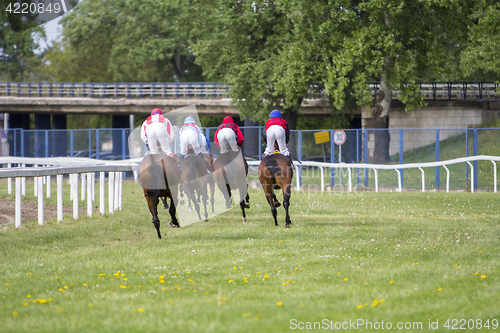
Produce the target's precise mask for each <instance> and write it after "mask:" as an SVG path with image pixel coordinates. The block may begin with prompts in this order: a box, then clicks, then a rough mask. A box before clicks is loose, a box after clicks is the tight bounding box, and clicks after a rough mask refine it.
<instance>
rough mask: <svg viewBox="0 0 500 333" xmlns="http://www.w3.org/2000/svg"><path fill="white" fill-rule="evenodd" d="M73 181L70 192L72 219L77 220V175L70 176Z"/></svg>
mask: <svg viewBox="0 0 500 333" xmlns="http://www.w3.org/2000/svg"><path fill="white" fill-rule="evenodd" d="M70 176H71V178H72V179H73V181H72V183H73V184H72V186H71V190H72V192H73V219H74V220H78V174H77V173H75V174H72V175H70Z"/></svg>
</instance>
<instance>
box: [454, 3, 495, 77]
mask: <svg viewBox="0 0 500 333" xmlns="http://www.w3.org/2000/svg"><path fill="white" fill-rule="evenodd" d="M471 18H472V20H471V23H470V25H469V27H468V28H469V29H468V32H469V44H468V46H467V48H466V50H465V51H464V52H463V53H462V55H461V58H462V59H461V60H462V62H461V68H462V70H463V71H464V72H465V74H466V75H467V77H468V78H470V79H472V80H477V81H483V82H484V81H499V80H500V54H499V52H498V45H500V3H498V2H497V1H486V0H482V1H478V4H477V6H476V8H475V10H474V12H473V13H472V14H471Z"/></svg>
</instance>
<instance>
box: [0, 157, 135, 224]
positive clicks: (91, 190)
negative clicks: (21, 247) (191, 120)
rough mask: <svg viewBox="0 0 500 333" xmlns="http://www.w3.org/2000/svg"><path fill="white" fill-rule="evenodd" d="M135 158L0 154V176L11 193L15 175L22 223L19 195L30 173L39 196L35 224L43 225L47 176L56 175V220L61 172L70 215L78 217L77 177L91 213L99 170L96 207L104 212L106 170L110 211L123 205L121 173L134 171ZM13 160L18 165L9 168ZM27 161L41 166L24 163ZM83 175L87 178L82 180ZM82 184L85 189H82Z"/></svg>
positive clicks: (18, 215)
mask: <svg viewBox="0 0 500 333" xmlns="http://www.w3.org/2000/svg"><path fill="white" fill-rule="evenodd" d="M137 162H139V161H138V160H127V161H106V162H102V161H96V160H94V159H86V158H22V157H0V164H6V165H7V166H8V167H7V168H0V178H8V193H9V194H11V193H12V178H15V179H16V191H15V226H16V228H19V227H21V213H22V210H21V197H22V196H24V195H25V194H26V181H25V180H26V177H33V179H34V187H35V193H34V194H35V196H37V197H38V224H39V225H43V221H44V215H43V202H44V200H43V184H44V180H45V181H46V184H47V197H49V196H50V176H57V178H56V179H57V221H62V220H63V175H66V174H67V175H69V182H70V186H71V189H70V199H71V200H73V219H75V220H77V219H78V209H79V198H78V177H79V175H81V179H82V193H81V199H82V200H85V194H86V200H87V215H88V216H92V210H93V206H92V203H93V201H94V200H95V173H96V172H99V175H100V177H101V179H100V187H101V188H100V195H101V198H100V202H99V203H100V207H99V211H100V213H101V214H104V212H105V207H104V202H105V201H104V195H105V194H104V193H105V189H104V187H105V179H104V177H105V172H108V174H109V177H108V195H109V212H110V213H113V212H114V210H115V209H119V210H121V209H122V182H123V177H122V173H123V172H126V171H137V170H138V167H139V166H138V164H137ZM12 164H19V165H21V167H17V168H12ZM26 164H31V165H34V166H37V165H44V167H25V165H26ZM85 178H86V180H87V182H86V184H85ZM85 185H87V191H86V193H85V187H84V186H85Z"/></svg>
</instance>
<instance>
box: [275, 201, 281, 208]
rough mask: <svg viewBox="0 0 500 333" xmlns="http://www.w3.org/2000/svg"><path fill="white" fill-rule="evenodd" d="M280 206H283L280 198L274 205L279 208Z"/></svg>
mask: <svg viewBox="0 0 500 333" xmlns="http://www.w3.org/2000/svg"><path fill="white" fill-rule="evenodd" d="M279 206H281V202H279V201H278V200H275V201H274V207H276V208H278V207H279Z"/></svg>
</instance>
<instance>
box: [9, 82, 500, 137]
mask: <svg viewBox="0 0 500 333" xmlns="http://www.w3.org/2000/svg"><path fill="white" fill-rule="evenodd" d="M378 87H379V84H378V83H377V82H373V83H370V89H371V92H372V94H373V95H374V96H375V94H376V93H377V90H378ZM420 87H421V93H422V94H423V95H424V98H425V100H426V101H427V103H428V106H427V107H425V108H421V109H417V110H414V111H412V112H410V113H406V112H405V111H404V106H403V105H402V104H401V103H400V102H399V100H398V96H399V93H398V92H397V91H396V92H394V94H393V105H392V111H391V123H390V128H394V129H398V128H436V127H439V128H446V127H448V128H463V127H468V126H475V125H478V124H480V123H482V122H484V121H485V120H488V119H491V118H492V117H496V116H498V110H499V109H500V107H499V106H498V104H499V99H498V95H497V94H498V93H499V92H500V87H498V85H497V84H495V83H469V82H428V83H422V84H421V85H420ZM322 97H323V96H322V94H321V92H320V91H318V90H317V89H315V87H311V94H310V99H307V100H305V101H304V102H303V104H302V110H301V115H304V116H328V115H329V114H330V113H331V110H330V107H329V106H328V101H327V100H325V99H324V98H322ZM193 104H194V105H196V109H197V111H198V114H199V115H201V116H226V115H232V116H237V115H239V113H238V110H237V109H236V108H235V107H234V106H233V105H231V99H230V98H229V87H228V86H227V85H225V84H223V83H217V82H201V83H196V82H195V83H189V82H187V83H18V82H0V113H4V114H9V125H8V126H4V127H5V128H7V127H9V128H29V115H30V114H34V115H35V129H65V128H66V115H67V114H83V113H85V114H111V115H112V116H113V121H112V122H113V127H114V128H128V127H130V116H131V115H138V116H146V115H148V114H149V113H150V112H151V110H152V109H153V108H156V107H159V108H161V109H162V110H163V111H171V110H174V109H178V108H181V107H184V106H187V105H193ZM356 114H357V116H355V117H357V118H358V119H362V121H359V122H358V123H359V125H358V127H362V128H370V127H371V126H370V118H371V115H370V114H369V112H368V111H366V110H365V111H363V110H361V109H359V110H358V111H357V112H356ZM51 115H52V119H51ZM242 125H247V126H249V125H254V124H253V123H252V122H250V121H249V120H245V121H244V122H243V123H242Z"/></svg>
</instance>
